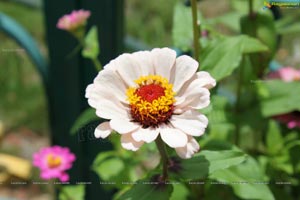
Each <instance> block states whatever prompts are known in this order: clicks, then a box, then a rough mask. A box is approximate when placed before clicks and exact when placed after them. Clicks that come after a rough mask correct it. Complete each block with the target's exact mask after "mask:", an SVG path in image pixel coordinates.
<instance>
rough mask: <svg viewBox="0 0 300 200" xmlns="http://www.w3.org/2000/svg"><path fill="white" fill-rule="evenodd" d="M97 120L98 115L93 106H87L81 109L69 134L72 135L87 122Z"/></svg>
mask: <svg viewBox="0 0 300 200" xmlns="http://www.w3.org/2000/svg"><path fill="white" fill-rule="evenodd" d="M95 120H99V117H98V116H97V115H96V111H95V109H94V108H88V109H86V110H85V111H83V112H82V113H81V114H80V116H79V117H78V118H77V119H76V121H75V123H74V124H73V126H72V128H71V134H72V135H74V134H75V133H76V132H77V131H78V130H79V129H80V128H82V127H83V126H85V125H86V124H88V123H89V122H92V121H95Z"/></svg>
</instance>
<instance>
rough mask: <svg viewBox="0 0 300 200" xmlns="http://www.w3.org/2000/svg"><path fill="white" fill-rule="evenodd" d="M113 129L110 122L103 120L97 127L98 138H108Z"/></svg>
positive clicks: (96, 135) (96, 134)
mask: <svg viewBox="0 0 300 200" xmlns="http://www.w3.org/2000/svg"><path fill="white" fill-rule="evenodd" d="M111 131H112V129H111V128H110V125H109V122H103V123H101V124H99V125H98V126H97V128H96V129H95V137H96V138H106V137H107V136H109V135H110V133H111Z"/></svg>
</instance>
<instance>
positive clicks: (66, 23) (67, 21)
mask: <svg viewBox="0 0 300 200" xmlns="http://www.w3.org/2000/svg"><path fill="white" fill-rule="evenodd" d="M90 15H91V12H90V11H87V10H83V9H81V10H73V11H72V13H70V14H67V15H64V16H62V17H61V18H60V19H59V20H58V22H57V25H56V27H57V28H59V29H62V30H66V31H73V30H75V29H78V28H80V27H83V26H85V24H86V21H87V19H88V18H89V17H90Z"/></svg>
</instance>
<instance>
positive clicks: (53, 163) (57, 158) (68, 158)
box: [33, 146, 76, 182]
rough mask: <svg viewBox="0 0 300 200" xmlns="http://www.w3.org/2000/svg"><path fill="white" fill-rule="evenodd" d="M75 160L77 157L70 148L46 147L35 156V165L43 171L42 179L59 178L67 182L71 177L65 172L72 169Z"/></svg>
mask: <svg viewBox="0 0 300 200" xmlns="http://www.w3.org/2000/svg"><path fill="white" fill-rule="evenodd" d="M75 159H76V157H75V155H74V154H73V153H72V152H70V150H69V148H68V147H61V146H52V147H44V148H42V149H41V150H40V151H39V152H36V153H35V154H34V155H33V165H34V166H35V167H38V168H39V169H40V170H41V173H40V177H41V178H42V179H45V180H49V179H53V178H58V179H59V180H60V181H62V182H65V181H68V180H69V175H68V174H67V173H66V172H65V171H66V170H68V169H70V168H72V165H73V162H74V161H75Z"/></svg>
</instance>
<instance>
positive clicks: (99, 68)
mask: <svg viewBox="0 0 300 200" xmlns="http://www.w3.org/2000/svg"><path fill="white" fill-rule="evenodd" d="M92 61H93V64H94V66H95V68H96V70H98V71H100V70H101V69H102V65H101V63H100V62H99V60H98V59H97V58H93V59H92Z"/></svg>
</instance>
